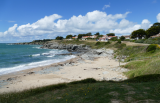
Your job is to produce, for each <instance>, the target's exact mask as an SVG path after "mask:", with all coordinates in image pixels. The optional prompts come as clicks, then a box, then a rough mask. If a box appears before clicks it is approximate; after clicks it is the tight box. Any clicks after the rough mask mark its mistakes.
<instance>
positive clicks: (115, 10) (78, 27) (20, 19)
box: [0, 0, 160, 43]
mask: <svg viewBox="0 0 160 103" xmlns="http://www.w3.org/2000/svg"><path fill="white" fill-rule="evenodd" d="M159 5H160V1H159V0H0V43H13V42H30V41H32V40H35V39H54V38H55V37H56V36H63V37H66V35H68V34H73V35H78V34H80V33H88V32H92V34H94V33H96V32H100V33H101V34H103V35H105V34H107V33H112V32H113V33H115V34H116V35H117V36H121V35H129V34H130V33H131V32H132V31H133V30H137V29H141V28H142V29H148V28H149V27H150V26H151V25H152V24H153V23H155V22H160V6H159Z"/></svg>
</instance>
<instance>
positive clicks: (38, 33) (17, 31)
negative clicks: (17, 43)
mask: <svg viewBox="0 0 160 103" xmlns="http://www.w3.org/2000/svg"><path fill="white" fill-rule="evenodd" d="M129 13H130V12H126V13H124V14H115V15H112V14H107V13H106V12H102V11H98V10H95V11H92V12H88V13H87V14H86V15H79V16H72V17H71V18H70V19H62V16H61V15H58V14H53V15H50V16H45V17H44V18H41V19H40V20H38V21H36V22H34V23H32V24H30V23H28V24H25V25H20V26H18V25H17V24H15V25H14V26H13V27H10V28H9V29H8V30H7V31H5V32H0V37H8V36H10V37H15V38H22V37H23V38H26V39H27V37H28V38H29V39H35V38H36V39H37V38H38V39H40V38H42V39H43V38H44V37H49V38H55V37H56V36H66V35H68V34H71V33H72V34H73V35H77V34H80V33H87V32H92V33H95V32H103V33H109V32H113V33H116V34H118V35H124V34H127V35H128V34H130V33H131V32H132V31H133V30H137V29H140V28H142V29H146V28H148V27H149V26H150V25H151V24H150V21H149V20H147V19H144V20H142V23H141V24H137V23H133V22H131V21H129V20H127V19H126V17H127V15H128V14H129ZM55 20H57V22H55ZM119 20H120V22H118V21H119ZM31 37H32V38H31Z"/></svg>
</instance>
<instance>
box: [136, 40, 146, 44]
mask: <svg viewBox="0 0 160 103" xmlns="http://www.w3.org/2000/svg"><path fill="white" fill-rule="evenodd" d="M144 41H145V39H139V40H136V41H135V43H143V42H144Z"/></svg>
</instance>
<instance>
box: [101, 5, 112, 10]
mask: <svg viewBox="0 0 160 103" xmlns="http://www.w3.org/2000/svg"><path fill="white" fill-rule="evenodd" d="M109 7H110V5H104V7H103V8H102V9H103V10H104V9H106V8H109Z"/></svg>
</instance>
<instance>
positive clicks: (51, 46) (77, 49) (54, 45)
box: [41, 42, 91, 52]
mask: <svg viewBox="0 0 160 103" xmlns="http://www.w3.org/2000/svg"><path fill="white" fill-rule="evenodd" d="M41 48H47V49H66V50H68V51H69V52H87V51H89V50H91V48H90V47H89V46H87V45H84V44H80V45H75V44H59V43H57V42H52V43H45V44H44V45H43V46H42V47H41Z"/></svg>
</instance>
